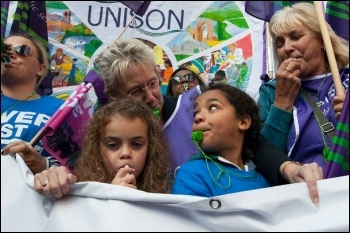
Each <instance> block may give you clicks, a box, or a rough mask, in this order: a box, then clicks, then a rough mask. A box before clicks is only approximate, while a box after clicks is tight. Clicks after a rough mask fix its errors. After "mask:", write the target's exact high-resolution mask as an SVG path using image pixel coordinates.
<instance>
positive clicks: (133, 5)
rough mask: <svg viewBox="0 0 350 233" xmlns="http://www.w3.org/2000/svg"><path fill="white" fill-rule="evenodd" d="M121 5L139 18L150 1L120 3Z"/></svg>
mask: <svg viewBox="0 0 350 233" xmlns="http://www.w3.org/2000/svg"><path fill="white" fill-rule="evenodd" d="M120 2H121V3H123V4H124V5H125V6H127V7H129V8H130V9H131V10H133V11H134V12H135V14H137V15H139V16H141V17H142V16H143V15H144V14H145V13H146V11H147V9H148V7H149V4H151V1H120Z"/></svg>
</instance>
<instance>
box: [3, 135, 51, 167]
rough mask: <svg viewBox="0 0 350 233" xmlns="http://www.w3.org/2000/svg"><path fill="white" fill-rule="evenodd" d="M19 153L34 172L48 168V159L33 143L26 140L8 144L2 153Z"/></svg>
mask: <svg viewBox="0 0 350 233" xmlns="http://www.w3.org/2000/svg"><path fill="white" fill-rule="evenodd" d="M16 153H18V154H19V155H20V156H21V157H22V159H23V161H24V162H25V163H26V164H27V166H28V168H29V169H30V170H31V171H32V172H33V174H36V173H39V172H42V171H43V170H45V169H46V159H45V158H44V157H43V156H41V155H40V154H39V153H38V152H37V151H36V150H35V149H34V148H33V147H32V146H31V145H29V144H28V143H25V142H21V141H16V142H11V143H9V144H8V145H6V146H5V147H4V148H3V150H2V155H8V154H9V155H12V156H14V155H15V154H16Z"/></svg>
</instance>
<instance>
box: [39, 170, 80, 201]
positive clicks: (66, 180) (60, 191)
mask: <svg viewBox="0 0 350 233" xmlns="http://www.w3.org/2000/svg"><path fill="white" fill-rule="evenodd" d="M76 182H77V177H76V176H75V175H73V174H72V173H70V172H69V170H68V169H67V168H66V167H64V166H62V167H55V166H54V167H50V168H49V169H48V170H45V171H42V172H41V173H37V174H36V175H35V177H34V188H35V190H36V191H37V192H39V193H40V194H44V195H45V196H48V197H54V198H60V197H62V196H64V195H67V194H68V193H69V190H70V186H71V184H74V183H76Z"/></svg>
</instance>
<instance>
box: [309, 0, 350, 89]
mask: <svg viewBox="0 0 350 233" xmlns="http://www.w3.org/2000/svg"><path fill="white" fill-rule="evenodd" d="M314 6H315V8H316V14H317V18H318V22H319V24H320V28H321V32H322V38H323V42H324V45H325V48H326V53H327V57H328V61H329V66H330V68H331V72H332V76H333V82H334V86H335V92H336V95H345V90H344V88H343V85H342V83H341V79H340V75H339V70H338V66H337V62H336V60H335V56H334V51H333V46H332V43H331V39H330V38H329V33H328V30H327V25H326V20H325V18H324V13H323V7H322V1H314Z"/></svg>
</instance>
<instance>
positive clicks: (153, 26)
mask: <svg viewBox="0 0 350 233" xmlns="http://www.w3.org/2000/svg"><path fill="white" fill-rule="evenodd" d="M15 5H16V1H11V4H10V9H9V20H8V24H11V18H12V15H13V11H14V9H15ZM244 7H245V5H244V1H201V2H198V1H177V2H175V1H151V3H150V5H149V7H148V8H147V10H146V12H145V13H144V14H143V16H142V17H141V16H139V15H137V16H136V17H135V18H134V20H132V19H133V11H132V10H131V9H130V8H128V7H127V6H126V5H124V4H123V3H121V2H118V1H84V2H80V1H46V12H47V15H46V21H47V28H48V37H49V47H50V62H51V74H52V85H53V87H54V88H57V87H64V86H71V85H78V84H80V83H81V82H82V80H83V79H84V77H85V75H86V74H87V73H88V71H89V70H90V69H91V68H92V66H93V62H94V60H95V58H96V57H97V56H98V54H99V53H100V52H101V50H102V49H104V48H105V47H106V46H108V45H109V44H110V43H111V42H112V41H113V40H115V39H117V38H125V37H133V38H138V39H140V40H142V41H144V43H146V44H147V45H149V46H150V47H151V48H152V49H153V50H154V52H155V54H156V63H157V64H158V65H160V67H161V68H162V69H163V70H164V69H165V67H164V61H165V60H167V59H169V60H170V61H171V63H172V65H173V68H174V70H175V69H176V68H178V67H179V66H187V67H189V68H190V69H192V70H193V71H195V72H197V73H199V74H200V76H201V77H202V78H203V80H204V81H205V82H206V83H209V82H210V81H211V80H212V79H213V78H214V74H215V72H216V71H218V70H224V71H225V73H226V77H227V81H228V83H229V84H231V85H233V86H236V87H238V88H240V89H242V90H244V91H246V92H247V93H249V94H250V95H251V96H252V97H253V98H254V99H256V100H257V98H258V88H259V87H260V85H261V80H260V75H261V74H263V73H266V68H265V56H264V50H265V47H266V46H265V45H266V43H265V42H264V28H265V27H264V21H262V20H259V19H257V18H254V17H252V16H250V15H248V14H247V13H246V12H245V9H244ZM7 28H10V25H8V26H7ZM7 34H8V33H7Z"/></svg>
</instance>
